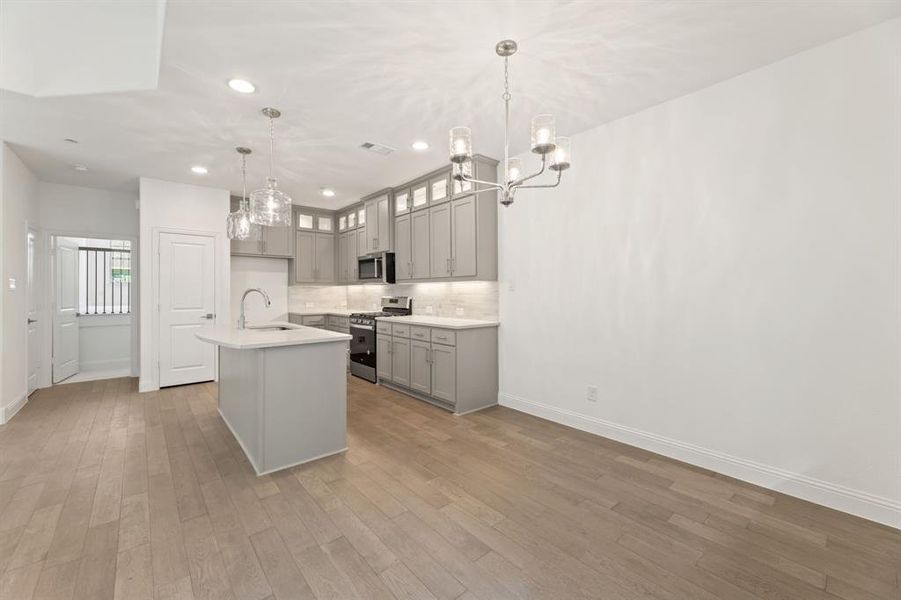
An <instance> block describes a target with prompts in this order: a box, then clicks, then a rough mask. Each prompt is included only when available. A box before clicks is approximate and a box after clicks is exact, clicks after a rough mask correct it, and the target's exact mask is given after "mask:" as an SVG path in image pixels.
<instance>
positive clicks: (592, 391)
mask: <svg viewBox="0 0 901 600" xmlns="http://www.w3.org/2000/svg"><path fill="white" fill-rule="evenodd" d="M585 397H586V399H587V400H588V401H589V402H597V401H598V386H596V385H589V386H588V393H587V394H586V396H585Z"/></svg>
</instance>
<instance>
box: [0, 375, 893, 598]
mask: <svg viewBox="0 0 901 600" xmlns="http://www.w3.org/2000/svg"><path fill="white" fill-rule="evenodd" d="M215 391H216V390H215V387H214V386H213V385H212V384H205V385H197V386H187V387H181V388H175V389H169V390H164V391H162V392H159V393H152V394H138V393H137V392H136V389H135V382H134V380H129V379H118V380H108V381H102V382H96V383H80V384H72V385H64V386H59V387H56V388H53V389H49V390H41V391H39V392H37V393H36V394H35V395H34V396H33V397H32V399H31V401H30V402H29V404H28V405H27V406H26V407H25V408H24V409H23V410H22V411H21V413H20V414H19V415H18V416H16V417H15V418H14V419H13V421H12V422H11V423H10V424H8V425H6V426H4V427H0V589H2V592H0V596H2V598H3V599H4V600H6V599H10V600H12V599H15V600H27V599H30V598H39V599H41V600H50V599H54V600H55V599H69V598H84V599H91V600H102V599H105V598H123V599H124V598H127V599H143V598H159V599H180V600H184V599H191V598H197V599H200V598H208V599H216V600H218V599H229V598H236V599H264V598H278V599H282V600H284V599H286V598H342V599H343V598H365V599H370V598H374V599H381V598H385V599H389V598H399V599H405V598H429V599H430V598H443V599H453V598H459V599H461V600H462V599H465V600H472V599H474V598H481V599H483V600H494V599H499V598H555V599H558V598H559V599H570V598H573V599H580V598H583V599H600V598H603V599H614V600H615V599H623V598H660V599H676V598H684V599H692V600H695V599H701V600H705V599H711V598H727V599H730V600H731V599H738V600H743V599H746V600H753V599H755V598H764V599H786V598H802V599H806V598H824V599H834V598H845V599H849V600H850V599H857V598H882V599H885V600H898V599H899V598H901V587H899V571H901V533H899V532H898V531H894V530H891V529H888V528H885V527H881V526H878V525H875V524H872V523H868V522H866V521H863V520H860V519H856V518H853V517H850V516H847V515H843V514H840V513H837V512H834V511H830V510H828V509H824V508H821V507H817V506H814V505H811V504H808V503H805V502H802V501H799V500H795V499H792V498H789V497H786V496H781V495H779V494H775V493H772V492H769V491H766V490H763V489H760V488H755V487H753V486H749V485H745V484H742V483H739V482H736V481H733V480H730V479H727V478H725V477H720V476H716V475H713V474H711V473H709V472H705V471H702V470H699V469H695V468H692V467H688V466H686V465H683V464H680V463H676V462H674V461H671V460H668V459H664V458H661V457H659V456H656V455H653V454H650V453H647V452H643V451H640V450H636V449H634V448H630V447H628V446H623V445H620V444H617V443H614V442H611V441H608V440H604V439H602V438H598V437H595V436H592V435H589V434H585V433H581V432H578V431H575V430H572V429H568V428H566V427H562V426H558V425H555V424H553V423H549V422H546V421H542V420H540V419H536V418H533V417H529V416H526V415H523V414H521V413H517V412H515V411H512V410H509V409H503V408H494V409H489V410H486V411H484V412H482V413H478V414H474V415H470V416H466V417H453V416H451V415H449V414H447V413H445V412H442V411H440V410H438V409H435V408H433V407H430V406H427V405H424V404H421V403H419V402H416V401H414V400H411V399H408V398H406V397H404V396H401V395H399V394H395V393H393V392H391V391H388V390H384V389H382V388H378V387H376V386H373V385H370V384H368V383H365V382H363V381H360V380H358V379H353V378H352V379H351V380H350V384H349V396H350V406H349V412H350V414H349V446H350V450H349V451H348V452H347V454H346V455H343V456H339V457H332V458H329V459H325V460H322V461H319V462H317V463H314V464H311V465H307V466H305V467H303V468H296V469H292V470H290V471H286V472H282V473H278V474H276V475H271V476H266V477H260V478H257V477H254V475H253V473H252V471H251V469H250V466H249V464H248V463H247V461H246V459H245V458H244V455H243V454H242V452H241V450H240V449H239V447H238V445H237V444H236V443H235V441H234V439H233V438H232V436H231V435H230V433H229V432H228V430H227V429H226V428H225V426H224V425H223V423H222V422H221V420H220V419H219V418H218V414H217V412H216V408H215Z"/></svg>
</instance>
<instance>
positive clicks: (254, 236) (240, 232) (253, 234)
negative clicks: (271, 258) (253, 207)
mask: <svg viewBox="0 0 901 600" xmlns="http://www.w3.org/2000/svg"><path fill="white" fill-rule="evenodd" d="M235 150H236V151H237V152H238V154H240V155H241V184H242V187H241V204H240V205H239V206H238V210H236V211H234V212H231V213H229V214H228V219H227V220H226V231H227V232H228V238H229V239H231V240H252V241H256V240H259V239H261V237H262V235H261V234H262V231H261V229H260V226H259V225H257V224H256V223H254V222H253V221H251V219H250V202H249V201H248V199H247V155H248V154H250V153H251V150H250V148H243V147H241V146H239V147H237V148H235Z"/></svg>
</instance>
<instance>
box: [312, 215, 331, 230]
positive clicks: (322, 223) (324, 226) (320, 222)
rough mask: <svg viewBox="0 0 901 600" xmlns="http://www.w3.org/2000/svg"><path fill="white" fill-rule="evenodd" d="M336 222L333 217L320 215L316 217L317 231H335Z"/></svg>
mask: <svg viewBox="0 0 901 600" xmlns="http://www.w3.org/2000/svg"><path fill="white" fill-rule="evenodd" d="M334 229H335V221H334V219H333V217H332V216H331V215H318V216H317V217H316V231H334Z"/></svg>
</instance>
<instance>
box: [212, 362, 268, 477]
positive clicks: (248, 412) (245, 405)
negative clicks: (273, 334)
mask: <svg viewBox="0 0 901 600" xmlns="http://www.w3.org/2000/svg"><path fill="white" fill-rule="evenodd" d="M262 353H263V350H233V349H231V348H225V347H222V346H220V347H219V414H220V415H222V418H223V419H224V420H225V423H226V425H228V427H229V429H231V432H232V434H233V435H234V436H235V438H236V439H237V440H238V443H239V444H240V445H241V447H242V448H243V449H244V453H245V454H246V455H247V458H249V459H250V462H251V463H252V464H253V466H254V468H255V469H257V471H260V470H262V466H263V464H262V461H263V444H262V441H263V438H262V432H261V426H262V420H261V417H262V410H261V403H260V399H261V398H262V389H261V386H262V380H261V377H260V376H261V374H262V369H261V367H262Z"/></svg>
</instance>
